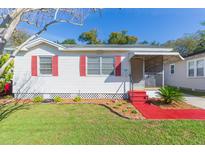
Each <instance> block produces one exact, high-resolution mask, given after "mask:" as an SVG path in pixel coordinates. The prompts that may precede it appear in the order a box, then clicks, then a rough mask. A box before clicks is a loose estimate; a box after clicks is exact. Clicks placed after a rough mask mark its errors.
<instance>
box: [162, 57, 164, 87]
mask: <svg viewBox="0 0 205 154" xmlns="http://www.w3.org/2000/svg"><path fill="white" fill-rule="evenodd" d="M162 87H164V59H163V60H162Z"/></svg>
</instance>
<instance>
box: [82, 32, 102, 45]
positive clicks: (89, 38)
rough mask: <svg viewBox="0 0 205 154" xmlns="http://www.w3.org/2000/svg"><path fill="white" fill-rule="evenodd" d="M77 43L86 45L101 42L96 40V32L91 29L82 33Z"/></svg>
mask: <svg viewBox="0 0 205 154" xmlns="http://www.w3.org/2000/svg"><path fill="white" fill-rule="evenodd" d="M78 40H79V41H81V42H86V43H87V44H100V43H101V41H100V40H99V39H98V38H97V30H95V29H92V30H90V31H88V32H83V33H82V34H81V35H80V36H79V38H78Z"/></svg>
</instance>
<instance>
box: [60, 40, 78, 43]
mask: <svg viewBox="0 0 205 154" xmlns="http://www.w3.org/2000/svg"><path fill="white" fill-rule="evenodd" d="M61 44H77V43H76V42H75V40H74V39H66V40H64V41H63V42H61Z"/></svg>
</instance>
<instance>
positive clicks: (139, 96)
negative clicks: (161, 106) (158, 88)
mask: <svg viewBox="0 0 205 154" xmlns="http://www.w3.org/2000/svg"><path fill="white" fill-rule="evenodd" d="M128 94H129V98H130V101H131V102H132V103H134V102H146V101H147V100H148V96H147V94H146V91H143V90H133V91H129V92H128Z"/></svg>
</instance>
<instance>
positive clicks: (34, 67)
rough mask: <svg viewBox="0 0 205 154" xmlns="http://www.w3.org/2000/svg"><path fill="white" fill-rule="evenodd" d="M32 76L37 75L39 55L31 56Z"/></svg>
mask: <svg viewBox="0 0 205 154" xmlns="http://www.w3.org/2000/svg"><path fill="white" fill-rule="evenodd" d="M31 76H37V56H32V57H31Z"/></svg>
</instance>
